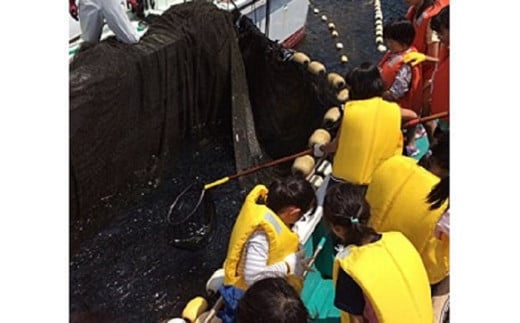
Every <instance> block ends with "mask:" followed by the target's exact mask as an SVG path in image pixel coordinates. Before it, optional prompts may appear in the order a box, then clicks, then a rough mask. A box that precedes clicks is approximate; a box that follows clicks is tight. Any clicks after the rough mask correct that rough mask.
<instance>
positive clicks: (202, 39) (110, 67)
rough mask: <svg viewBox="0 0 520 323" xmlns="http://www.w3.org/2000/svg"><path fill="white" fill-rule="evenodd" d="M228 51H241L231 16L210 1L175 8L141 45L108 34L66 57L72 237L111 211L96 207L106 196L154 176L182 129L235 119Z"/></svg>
mask: <svg viewBox="0 0 520 323" xmlns="http://www.w3.org/2000/svg"><path fill="white" fill-rule="evenodd" d="M232 57H235V59H239V58H240V51H239V48H238V46H237V42H236V34H235V30H234V28H233V22H232V15H231V14H230V13H228V12H225V11H222V10H219V9H218V8H216V7H215V6H214V5H211V4H209V3H206V2H192V3H187V4H184V5H179V6H174V7H172V8H170V9H169V10H167V11H166V12H164V14H163V15H161V16H160V17H157V18H156V19H154V21H153V23H152V24H151V25H150V27H149V30H148V31H147V33H146V34H145V35H144V36H143V37H142V38H141V40H140V41H139V43H137V44H135V45H126V44H123V43H120V42H118V41H117V40H116V39H115V38H109V39H107V40H105V41H102V42H100V43H99V44H97V45H95V46H90V47H85V48H82V49H81V50H80V51H79V52H78V53H77V55H76V56H75V57H74V59H73V60H72V62H71V63H70V178H71V180H70V183H71V185H70V206H71V242H72V243H74V241H80V240H81V239H82V238H84V236H85V235H87V233H88V232H91V231H95V230H96V228H99V226H100V225H102V224H103V223H106V222H107V221H108V220H109V218H110V216H111V215H110V214H95V212H93V211H92V207H93V206H94V205H96V204H98V203H100V200H101V199H103V198H109V197H111V196H114V195H116V194H125V192H128V191H131V190H132V189H133V185H134V184H136V183H137V184H141V183H147V182H149V181H152V182H156V181H157V180H158V179H160V178H161V175H162V174H163V173H164V171H165V168H166V167H168V165H169V164H170V162H171V161H172V160H173V159H174V158H175V156H176V152H177V151H178V149H182V141H183V138H184V137H185V136H187V135H193V134H196V133H197V132H199V131H200V130H201V129H211V127H218V126H222V125H221V123H219V122H221V120H230V115H231V112H230V108H229V107H230V97H231V93H230V60H231V59H232ZM229 123H230V122H229V121H228V124H229ZM93 213H94V214H93Z"/></svg>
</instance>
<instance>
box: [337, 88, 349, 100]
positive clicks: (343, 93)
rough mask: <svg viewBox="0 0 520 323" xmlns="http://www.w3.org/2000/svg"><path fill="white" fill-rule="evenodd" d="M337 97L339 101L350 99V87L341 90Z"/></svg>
mask: <svg viewBox="0 0 520 323" xmlns="http://www.w3.org/2000/svg"><path fill="white" fill-rule="evenodd" d="M336 99H337V100H338V101H339V102H341V103H344V102H347V100H348V89H343V90H341V91H339V92H338V95H337V96H336Z"/></svg>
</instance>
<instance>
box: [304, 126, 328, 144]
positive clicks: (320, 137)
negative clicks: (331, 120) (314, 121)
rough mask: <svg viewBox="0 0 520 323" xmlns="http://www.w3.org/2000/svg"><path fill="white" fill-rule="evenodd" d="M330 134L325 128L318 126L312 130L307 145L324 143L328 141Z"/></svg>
mask: <svg viewBox="0 0 520 323" xmlns="http://www.w3.org/2000/svg"><path fill="white" fill-rule="evenodd" d="M330 139H331V136H330V133H329V132H328V131H327V130H325V129H321V128H318V129H316V130H314V132H313V133H312V135H311V136H310V138H309V143H308V144H309V147H313V146H314V145H315V144H319V145H324V144H328V143H329V142H330Z"/></svg>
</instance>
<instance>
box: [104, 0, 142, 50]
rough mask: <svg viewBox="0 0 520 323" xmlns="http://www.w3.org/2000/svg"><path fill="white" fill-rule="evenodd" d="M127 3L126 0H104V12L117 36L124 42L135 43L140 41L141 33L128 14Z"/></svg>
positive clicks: (109, 25) (108, 23)
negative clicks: (125, 5) (139, 33)
mask: <svg viewBox="0 0 520 323" xmlns="http://www.w3.org/2000/svg"><path fill="white" fill-rule="evenodd" d="M125 3H126V2H125V1H124V0H123V1H120V0H103V13H104V15H105V19H106V22H107V25H108V27H110V29H111V30H112V31H113V32H114V34H115V35H116V38H117V39H118V40H120V41H122V42H123V43H126V44H134V43H137V42H138V41H139V35H138V34H137V29H136V28H134V27H133V26H132V23H131V22H130V19H129V18H128V16H127V14H126V11H125V9H124V4H125Z"/></svg>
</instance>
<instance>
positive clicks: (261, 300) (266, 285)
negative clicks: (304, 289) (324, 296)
mask: <svg viewBox="0 0 520 323" xmlns="http://www.w3.org/2000/svg"><path fill="white" fill-rule="evenodd" d="M308 320H309V313H308V311H307V308H306V307H305V305H304V304H303V301H302V300H301V298H300V295H298V292H297V291H296V290H295V289H294V287H292V286H291V285H290V284H289V283H288V282H287V280H286V279H284V278H280V277H273V278H265V279H262V280H259V281H257V282H255V283H254V284H253V285H252V286H251V287H250V288H249V289H248V290H247V291H246V293H245V294H244V297H242V299H240V302H239V303H238V311H237V319H236V322H237V323H264V322H269V323H286V322H291V323H307V322H308Z"/></svg>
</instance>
